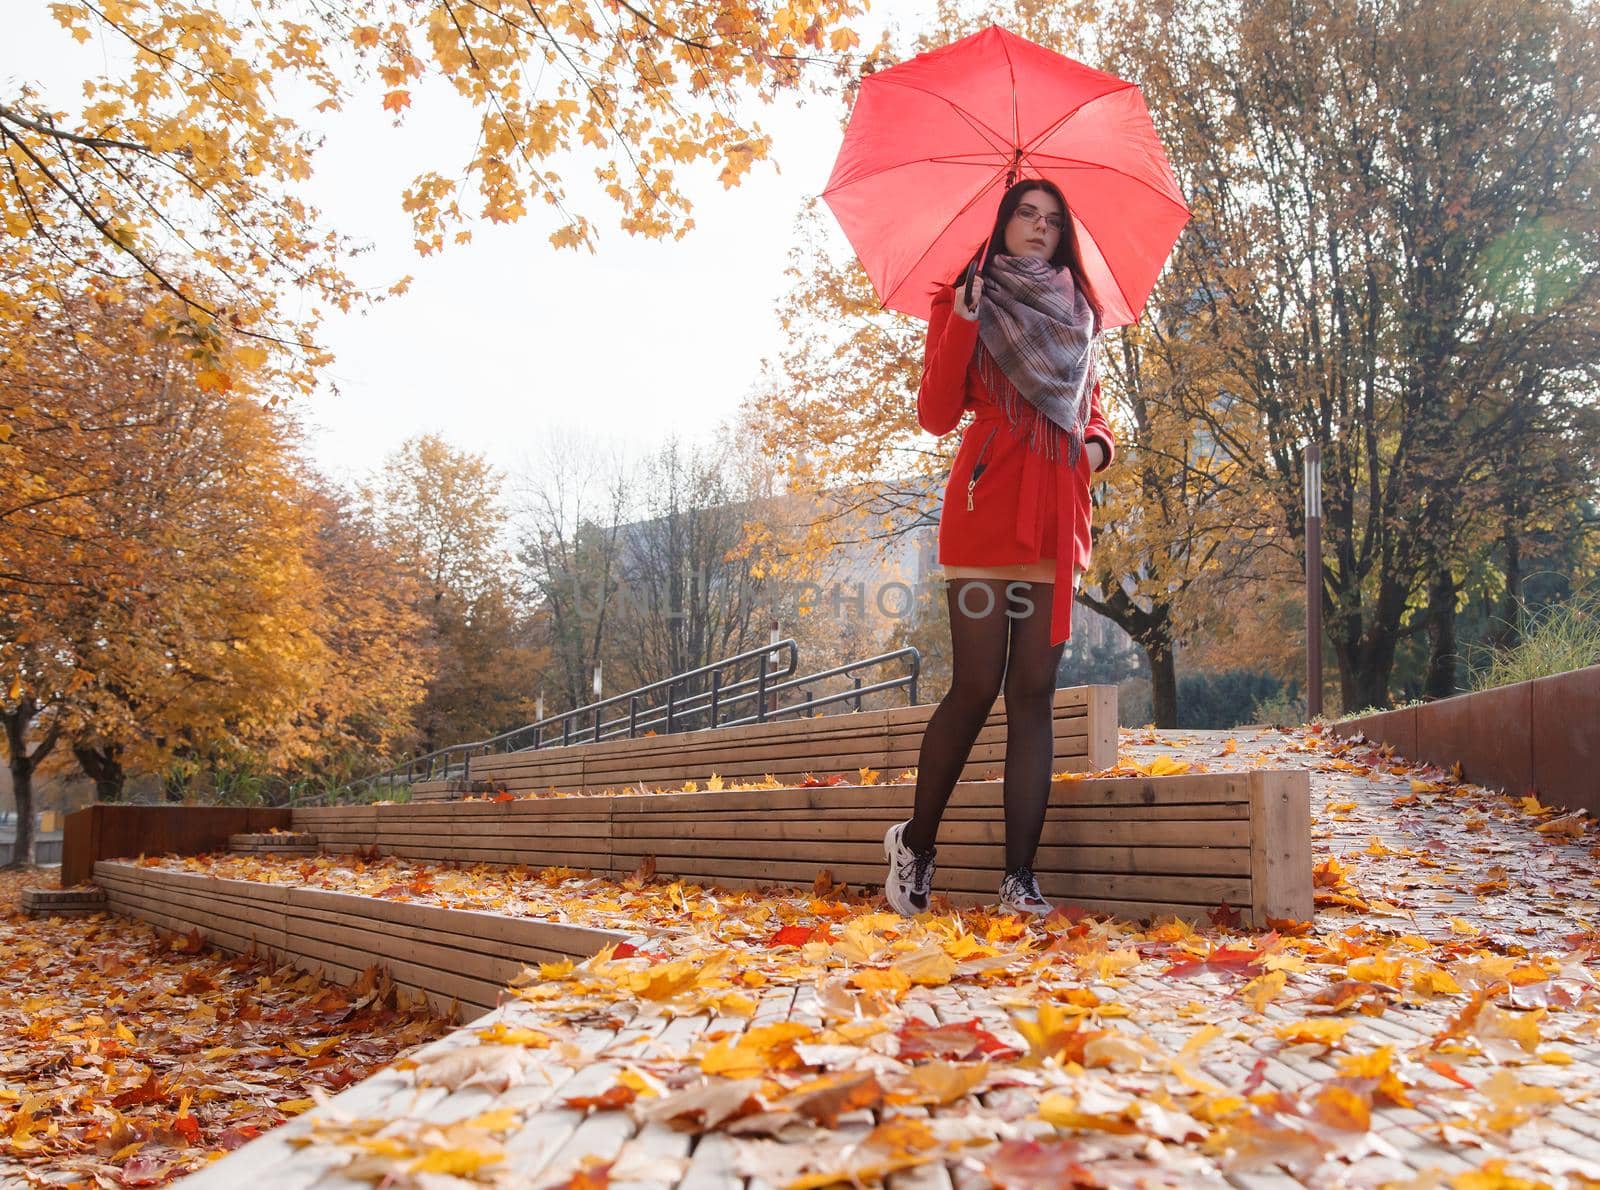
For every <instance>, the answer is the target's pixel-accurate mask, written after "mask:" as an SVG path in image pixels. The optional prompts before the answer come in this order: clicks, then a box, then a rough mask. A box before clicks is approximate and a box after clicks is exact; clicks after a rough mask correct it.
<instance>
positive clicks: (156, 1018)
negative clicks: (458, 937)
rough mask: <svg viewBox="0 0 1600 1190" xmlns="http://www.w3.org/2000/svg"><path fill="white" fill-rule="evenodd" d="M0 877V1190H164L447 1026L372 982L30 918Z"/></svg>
mask: <svg viewBox="0 0 1600 1190" xmlns="http://www.w3.org/2000/svg"><path fill="white" fill-rule="evenodd" d="M48 871H49V874H46V870H39V871H34V872H19V871H5V872H0V1183H3V1184H5V1185H7V1186H11V1185H29V1184H35V1183H36V1182H38V1181H40V1180H43V1179H46V1178H48V1180H49V1181H50V1182H51V1183H52V1184H62V1183H73V1182H76V1183H77V1184H81V1185H85V1186H93V1185H102V1186H157V1185H161V1184H163V1183H165V1182H167V1181H169V1180H170V1179H171V1178H172V1177H174V1176H176V1175H178V1174H181V1173H184V1172H187V1171H190V1170H193V1169H196V1168H199V1167H201V1166H204V1165H206V1164H207V1163H208V1162H209V1161H210V1160H211V1159H212V1157H213V1155H216V1154H221V1153H225V1152H227V1151H228V1150H230V1149H235V1148H238V1147H239V1146H240V1145H242V1144H244V1143H246V1142H247V1141H249V1140H251V1139H253V1138H255V1137H256V1136H259V1135H260V1134H261V1133H263V1132H265V1131H267V1130H269V1129H271V1128H274V1127H276V1126H277V1125H279V1124H281V1123H283V1122H284V1120H285V1119H287V1118H289V1117H290V1116H292V1115H294V1114H295V1113H298V1112H301V1111H304V1110H306V1109H307V1108H309V1107H311V1106H312V1105H313V1103H314V1102H315V1100H314V1099H313V1098H312V1095H313V1088H317V1089H321V1090H325V1091H337V1090H338V1089H340V1088H343V1087H345V1086H348V1085H350V1084H352V1083H355V1082H357V1081H359V1080H360V1079H362V1078H365V1077H366V1076H367V1075H368V1074H370V1073H371V1072H373V1071H374V1070H377V1069H379V1068H380V1067H382V1066H383V1065H385V1064H386V1063H388V1062H390V1061H392V1060H393V1059H394V1058H396V1057H397V1056H399V1055H401V1054H403V1053H405V1052H406V1051H407V1050H409V1049H411V1048H414V1047H416V1046H418V1045H420V1044H422V1043H424V1042H426V1041H429V1040H431V1039H433V1038H435V1037H437V1036H439V1035H440V1034H441V1033H443V1032H445V1031H446V1030H447V1028H448V1026H447V1024H446V1023H445V1022H444V1021H443V1020H440V1019H438V1018H435V1017H430V1016H429V1015H428V1014H427V1012H426V1011H425V1010H424V1009H422V1008H421V1007H420V1006H418V1007H416V1008H409V1007H406V1006H405V1005H404V1003H403V1001H402V1003H401V1005H400V1006H399V1007H397V1006H396V1002H397V996H396V989H394V988H393V987H392V986H391V985H389V984H388V983H387V981H386V980H385V979H383V978H381V977H380V976H379V974H378V973H377V972H370V973H369V976H368V978H367V979H366V981H365V982H364V983H363V984H360V985H358V986H356V987H353V988H340V987H334V986H330V985H326V984H322V983H320V982H319V981H318V980H317V979H315V978H314V977H312V976H309V975H306V974H303V973H301V972H297V971H294V970H290V969H282V970H276V969H274V968H273V967H272V966H271V965H270V964H267V963H265V962H261V961H258V960H254V959H248V958H243V957H239V958H229V957H226V956H223V955H221V954H219V953H218V952H217V951H215V950H212V949H210V948H209V947H207V946H205V945H204V944H203V942H202V940H201V939H199V938H198V937H195V936H190V937H179V936H174V935H170V934H165V935H158V933H157V931H155V930H154V929H153V928H151V927H150V926H148V925H145V924H143V923H141V922H132V921H127V920H125V919H121V918H115V917H109V916H106V915H104V914H98V915H95V916H93V917H86V918H51V919H29V918H27V917H24V916H22V915H21V913H20V912H19V911H18V910H17V901H18V897H19V895H20V893H21V891H22V890H23V889H24V888H48V887H54V886H55V884H56V881H55V876H54V870H53V869H51V870H48Z"/></svg>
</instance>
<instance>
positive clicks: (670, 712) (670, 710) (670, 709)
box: [667, 678, 678, 735]
mask: <svg viewBox="0 0 1600 1190" xmlns="http://www.w3.org/2000/svg"><path fill="white" fill-rule="evenodd" d="M677 688H678V679H676V678H673V679H671V680H670V681H669V682H668V683H667V734H668V735H671V734H672V732H673V726H672V724H673V718H674V713H675V712H676V710H677V708H676V706H675V705H674V703H673V697H674V695H675V694H676V692H677Z"/></svg>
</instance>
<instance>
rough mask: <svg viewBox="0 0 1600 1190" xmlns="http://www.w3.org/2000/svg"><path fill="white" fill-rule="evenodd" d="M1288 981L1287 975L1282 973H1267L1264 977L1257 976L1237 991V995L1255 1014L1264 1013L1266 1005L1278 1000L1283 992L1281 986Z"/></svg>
mask: <svg viewBox="0 0 1600 1190" xmlns="http://www.w3.org/2000/svg"><path fill="white" fill-rule="evenodd" d="M1288 981H1289V977H1288V975H1286V974H1285V973H1284V972H1282V971H1268V972H1267V973H1266V974H1265V975H1258V976H1256V977H1255V978H1254V979H1252V980H1251V981H1250V982H1249V983H1247V984H1245V985H1244V987H1242V988H1241V989H1239V995H1240V996H1241V997H1243V999H1244V1000H1245V1002H1246V1003H1247V1004H1249V1005H1250V1007H1251V1008H1253V1009H1255V1011H1257V1012H1265V1011H1266V1010H1267V1005H1268V1004H1270V1003H1271V1002H1272V1001H1273V1000H1276V999H1277V998H1278V994H1279V993H1280V992H1282V991H1283V986H1284V984H1286V983H1287V982H1288Z"/></svg>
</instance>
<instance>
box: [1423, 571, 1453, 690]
mask: <svg viewBox="0 0 1600 1190" xmlns="http://www.w3.org/2000/svg"><path fill="white" fill-rule="evenodd" d="M1456 593H1457V592H1456V578H1455V575H1454V574H1452V573H1451V572H1450V568H1449V567H1448V566H1441V567H1440V568H1439V570H1438V571H1437V572H1436V573H1435V574H1434V576H1433V578H1432V579H1431V580H1430V581H1429V583H1428V640H1429V642H1430V643H1431V645H1432V648H1431V650H1430V652H1429V654H1428V674H1427V678H1426V681H1425V684H1424V686H1423V693H1424V694H1426V695H1427V696H1428V697H1429V698H1449V697H1450V696H1451V695H1453V694H1454V693H1455V692H1456V672H1457V666H1456Z"/></svg>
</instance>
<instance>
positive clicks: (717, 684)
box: [711, 669, 722, 727]
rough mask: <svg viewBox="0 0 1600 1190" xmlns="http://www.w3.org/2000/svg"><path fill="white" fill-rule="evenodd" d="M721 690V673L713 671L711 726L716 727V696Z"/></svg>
mask: <svg viewBox="0 0 1600 1190" xmlns="http://www.w3.org/2000/svg"><path fill="white" fill-rule="evenodd" d="M721 690H722V671H721V670H720V669H718V670H716V671H714V672H713V673H712V675H711V726H712V727H715V726H716V725H717V695H718V694H719V693H720V692H721Z"/></svg>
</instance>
